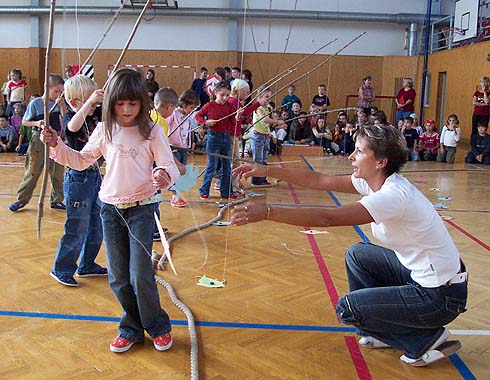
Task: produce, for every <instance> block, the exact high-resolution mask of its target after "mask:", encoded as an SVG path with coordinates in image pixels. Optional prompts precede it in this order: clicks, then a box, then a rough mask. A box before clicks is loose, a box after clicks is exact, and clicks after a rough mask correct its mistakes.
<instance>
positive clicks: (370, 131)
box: [354, 125, 408, 176]
mask: <svg viewBox="0 0 490 380" xmlns="http://www.w3.org/2000/svg"><path fill="white" fill-rule="evenodd" d="M354 138H355V139H356V140H357V139H358V138H363V139H365V140H366V141H367V143H368V146H369V148H370V149H371V150H372V151H373V152H374V157H375V158H376V159H377V160H382V159H383V158H386V159H387V160H388V163H387V164H386V166H385V168H384V172H385V174H386V175H387V176H390V175H392V174H393V173H398V172H399V171H400V169H401V168H402V166H403V165H405V163H406V162H407V158H408V148H407V142H406V141H405V137H404V136H403V135H402V133H401V132H400V131H399V130H398V128H393V127H390V126H385V125H366V126H363V127H361V128H359V130H358V131H357V132H356V134H355V137H354Z"/></svg>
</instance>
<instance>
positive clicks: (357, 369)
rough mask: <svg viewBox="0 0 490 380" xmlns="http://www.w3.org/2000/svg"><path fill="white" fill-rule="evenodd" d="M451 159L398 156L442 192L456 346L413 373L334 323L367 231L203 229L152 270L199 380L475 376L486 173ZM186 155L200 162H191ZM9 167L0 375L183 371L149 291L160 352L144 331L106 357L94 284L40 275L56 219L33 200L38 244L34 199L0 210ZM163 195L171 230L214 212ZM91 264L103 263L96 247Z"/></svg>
mask: <svg viewBox="0 0 490 380" xmlns="http://www.w3.org/2000/svg"><path fill="white" fill-rule="evenodd" d="M463 154H464V153H463V151H462V150H461V149H460V152H459V153H458V156H457V161H458V162H459V163H457V164H454V165H447V164H438V163H409V164H407V166H406V168H405V173H404V175H405V176H406V177H407V178H409V179H410V180H411V181H412V182H414V183H415V184H416V186H417V187H418V188H419V189H420V190H421V191H422V192H423V193H424V194H425V195H426V196H427V197H428V198H429V199H430V200H431V201H433V202H434V203H437V202H440V201H437V197H443V196H449V197H452V198H453V200H452V201H447V202H443V203H445V204H447V205H448V206H449V208H448V209H447V210H441V212H440V213H441V214H442V215H447V216H451V217H452V218H453V219H452V220H449V221H447V227H448V229H449V232H450V233H451V235H452V236H453V238H454V240H455V242H456V245H457V246H458V248H459V249H460V251H461V253H462V256H463V258H464V260H465V262H466V265H467V267H468V268H469V271H470V296H469V304H468V311H467V312H466V313H465V314H463V315H461V316H460V317H459V318H458V319H457V320H456V321H455V322H453V323H452V324H451V325H450V326H449V328H450V330H451V331H452V332H453V335H454V337H455V338H457V339H460V340H461V341H462V343H463V348H462V350H461V351H460V352H459V354H458V355H453V356H452V357H451V360H443V361H441V362H438V363H437V364H435V365H433V366H431V367H430V368H413V367H410V366H407V365H404V364H402V363H401V362H400V360H399V356H400V355H401V354H402V352H400V351H396V350H392V349H386V350H374V351H373V350H368V349H361V348H360V347H359V346H358V344H357V339H356V337H355V334H353V333H352V329H350V328H348V327H346V326H342V325H340V324H339V322H338V321H337V318H336V316H335V311H334V310H335V309H334V305H335V303H336V300H337V299H338V297H339V296H340V295H343V294H345V293H346V292H347V290H348V287H347V282H346V275H345V269H344V263H343V256H344V252H345V250H346V249H347V247H348V246H349V245H351V244H353V243H355V242H358V241H360V240H362V237H361V235H363V234H365V235H366V237H367V238H368V239H372V236H371V233H370V230H369V228H368V226H361V227H360V229H358V230H357V231H356V230H355V229H354V228H351V227H349V228H332V229H329V230H326V229H320V230H322V231H326V233H322V234H318V235H314V236H307V235H305V234H304V233H302V232H301V231H302V230H304V229H303V228H299V227H293V226H285V225H279V224H273V223H270V222H262V223H259V224H255V225H249V226H243V227H226V226H224V227H217V226H213V227H210V228H208V229H206V230H203V231H202V232H200V233H193V234H191V235H188V236H186V237H184V238H182V239H181V240H178V241H177V242H176V243H175V244H174V246H173V257H174V263H175V266H176V268H177V271H178V273H179V274H178V276H175V275H174V274H173V273H171V272H169V271H164V272H159V274H160V275H161V276H162V277H164V278H165V279H167V280H168V281H170V282H171V283H172V284H173V286H174V287H175V290H176V292H177V295H178V296H179V297H180V299H181V300H182V301H183V302H184V303H185V304H187V306H188V307H189V308H190V309H191V310H192V311H193V313H194V316H195V319H196V321H198V322H199V326H198V336H199V350H200V352H199V372H200V379H207V380H221V379H234V380H236V379H282V380H286V379H304V380H306V379H308V380H313V379H322V380H323V379H342V380H350V379H353V380H354V379H362V380H366V379H382V380H390V379H399V380H401V379H405V380H409V379H410V380H413V379H423V380H432V379H437V380H440V379H444V380H461V379H465V380H468V379H475V378H477V379H489V378H490V374H489V373H490V365H489V363H490V328H489V326H488V324H489V321H490V319H489V313H490V292H489V289H490V276H489V273H490V251H489V250H490V247H489V244H490V236H489V226H490V195H489V194H490V192H489V185H490V172H489V170H488V169H489V168H488V167H479V166H471V165H464V164H462V163H461V162H462V161H463ZM286 158H287V159H288V160H289V161H287V162H284V165H285V166H286V167H291V168H292V167H294V168H307V167H308V165H311V168H312V169H313V170H316V171H321V172H325V173H349V172H350V164H349V162H348V160H347V159H346V158H342V157H328V158H323V157H307V158H305V160H302V159H301V158H300V157H298V156H296V157H295V156H288V157H286ZM286 158H285V159H286ZM190 161H191V162H194V163H195V164H196V165H199V166H202V165H203V159H202V157H198V158H197V157H196V158H195V157H193V156H191V160H190ZM271 161H272V162H275V160H274V158H272V159H271ZM433 169H435V170H437V171H430V170H433ZM454 169H458V170H459V171H455V170H454ZM411 171H412V172H411ZM414 171H415V172H414ZM22 173H23V159H22V158H18V157H17V156H15V155H11V154H2V155H0V177H1V178H2V180H1V182H0V194H1V196H0V217H1V226H2V228H1V230H0V231H1V232H0V239H1V242H2V243H1V247H2V249H1V253H0V255H1V260H0V289H1V290H2V296H1V298H0V337H1V344H0V379H16V380H24V379H25V380H27V379H33V378H36V379H43V380H44V379H82V378H83V379H86V380H88V379H145V380H147V379H150V378H151V379H172V380H178V379H189V378H190V369H189V368H190V366H189V351H190V341H189V335H188V330H187V327H186V326H185V324H184V323H182V321H184V320H185V317H184V315H183V314H182V312H181V311H180V310H179V309H178V308H176V307H175V306H174V305H173V304H172V303H171V301H170V299H169V297H168V295H167V292H166V290H165V289H164V288H163V287H160V286H159V291H160V298H161V302H162V305H163V307H164V308H165V309H166V310H167V312H168V313H169V315H170V317H171V319H172V320H173V321H174V322H175V323H174V327H173V335H174V339H175V343H174V347H173V348H172V349H171V350H170V351H168V352H165V353H160V352H157V351H156V350H155V349H154V348H153V347H152V344H151V341H150V340H149V339H146V341H145V343H144V344H142V345H137V346H135V347H134V348H133V349H131V350H130V351H129V352H127V353H125V354H113V353H111V352H110V351H109V343H110V341H111V340H112V339H113V338H114V337H115V336H116V335H117V318H118V317H119V316H120V314H121V310H120V307H119V305H118V303H117V301H116V300H115V298H114V296H113V294H112V293H111V291H110V289H109V287H108V284H107V280H106V279H105V278H91V279H90V278H89V279H86V278H85V279H80V280H79V283H80V286H79V287H78V288H69V287H65V286H62V285H60V284H59V283H57V282H55V281H54V280H53V279H52V278H50V276H49V272H50V269H51V266H52V263H53V258H54V254H55V251H56V247H57V245H58V241H59V238H60V236H61V234H62V231H63V223H64V213H62V212H57V211H53V210H51V209H50V208H49V207H48V206H49V199H47V200H46V204H47V205H48V206H46V207H47V210H46V212H45V217H44V219H43V234H42V240H40V241H38V240H36V226H35V223H36V222H35V221H36V212H37V210H36V208H37V201H38V198H33V200H32V201H31V203H30V204H29V205H28V206H27V207H26V208H25V209H23V210H22V211H20V212H18V213H16V214H13V213H11V212H10V211H8V210H7V206H8V205H9V204H10V203H12V202H13V201H15V199H16V198H15V194H16V190H17V186H18V184H19V182H20V179H21V177H22ZM433 188H437V189H438V190H439V191H433V190H430V189H433ZM252 191H253V192H255V193H261V194H264V196H263V197H257V198H256V199H257V200H258V201H261V202H267V203H268V204H273V205H277V206H280V205H295V204H297V205H298V206H302V207H309V206H310V207H311V206H323V207H332V206H335V204H336V202H340V203H345V202H349V201H352V200H355V199H358V197H355V196H351V195H349V196H345V195H342V194H335V195H329V194H328V193H326V192H323V193H322V192H313V191H309V190H305V189H302V188H299V187H293V186H288V184H286V183H280V184H279V185H278V186H276V187H274V188H271V189H254V190H252ZM214 195H216V196H217V195H218V194H217V193H216V192H214ZM166 198H167V202H164V203H162V204H161V210H162V218H161V219H162V223H163V224H164V225H165V226H167V227H168V228H169V229H170V232H171V233H176V232H178V231H181V230H183V229H184V228H187V227H189V226H192V225H195V224H198V223H202V222H204V221H206V220H209V219H211V218H212V217H213V216H214V215H216V213H217V211H218V207H217V205H216V203H215V201H217V200H218V198H217V197H216V198H210V199H209V200H208V201H206V202H203V201H200V200H199V198H198V197H197V187H196V188H195V189H193V190H192V191H191V193H189V194H188V195H187V198H188V200H190V201H192V203H191V207H188V208H185V209H175V208H172V207H170V204H169V203H168V198H169V197H168V196H166ZM155 247H156V249H159V250H160V251H161V248H160V246H159V245H155ZM206 256H207V257H208V258H207V261H206V262H205V258H206ZM98 261H99V262H100V263H101V264H104V263H105V259H104V252H101V254H100V258H99V259H98ZM203 263H205V265H204V266H203V267H202V268H201V266H202V265H203ZM203 274H206V275H208V276H210V277H214V278H217V279H219V280H222V279H223V278H226V280H227V286H226V287H225V288H222V289H209V288H204V287H200V286H197V285H196V282H197V277H198V276H201V275H203Z"/></svg>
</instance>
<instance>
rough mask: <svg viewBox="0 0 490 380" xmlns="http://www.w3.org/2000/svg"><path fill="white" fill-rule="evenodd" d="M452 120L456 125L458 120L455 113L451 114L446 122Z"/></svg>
mask: <svg viewBox="0 0 490 380" xmlns="http://www.w3.org/2000/svg"><path fill="white" fill-rule="evenodd" d="M453 118H454V119H456V125H458V124H459V119H458V115H456V114H455V113H452V114H451V115H449V116H448V117H447V122H448V123H449V119H453Z"/></svg>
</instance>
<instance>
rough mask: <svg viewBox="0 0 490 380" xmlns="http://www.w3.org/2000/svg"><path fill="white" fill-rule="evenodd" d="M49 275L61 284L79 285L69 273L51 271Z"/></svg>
mask: <svg viewBox="0 0 490 380" xmlns="http://www.w3.org/2000/svg"><path fill="white" fill-rule="evenodd" d="M49 275H50V276H51V277H53V278H54V279H55V280H56V281H58V282H59V283H60V284H63V285H66V286H78V282H77V281H76V280H75V279H74V278H73V276H70V275H69V274H55V273H54V272H51V273H50V274H49Z"/></svg>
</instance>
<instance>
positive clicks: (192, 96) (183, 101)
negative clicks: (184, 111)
mask: <svg viewBox="0 0 490 380" xmlns="http://www.w3.org/2000/svg"><path fill="white" fill-rule="evenodd" d="M190 105H193V106H197V105H199V98H198V97H197V94H196V92H195V91H194V90H185V91H184V92H183V93H182V94H180V96H179V107H185V106H190Z"/></svg>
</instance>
